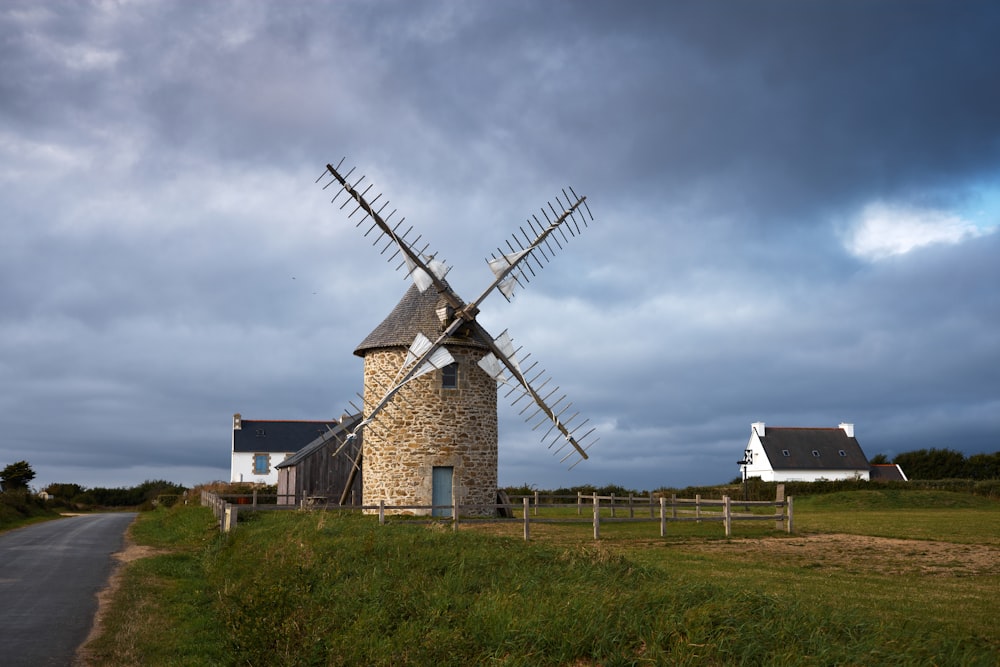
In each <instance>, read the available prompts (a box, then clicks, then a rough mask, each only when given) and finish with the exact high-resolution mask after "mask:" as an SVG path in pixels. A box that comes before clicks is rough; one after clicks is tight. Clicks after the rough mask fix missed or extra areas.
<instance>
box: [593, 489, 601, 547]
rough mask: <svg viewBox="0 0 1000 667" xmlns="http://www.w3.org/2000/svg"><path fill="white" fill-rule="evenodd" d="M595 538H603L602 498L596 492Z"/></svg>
mask: <svg viewBox="0 0 1000 667" xmlns="http://www.w3.org/2000/svg"><path fill="white" fill-rule="evenodd" d="M594 539H595V540H599V539H601V500H600V497H599V496H598V495H597V492H596V491H595V492H594Z"/></svg>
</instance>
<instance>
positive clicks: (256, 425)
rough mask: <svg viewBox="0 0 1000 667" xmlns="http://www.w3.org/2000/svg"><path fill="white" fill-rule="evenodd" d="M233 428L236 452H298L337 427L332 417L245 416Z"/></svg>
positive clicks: (234, 449)
mask: <svg viewBox="0 0 1000 667" xmlns="http://www.w3.org/2000/svg"><path fill="white" fill-rule="evenodd" d="M240 421H241V427H240V428H239V429H234V430H233V451H234V452H297V451H299V450H300V449H302V448H303V447H305V446H306V445H308V444H309V443H310V442H312V441H313V440H315V439H316V437H317V436H318V435H320V434H321V433H325V432H326V431H327V430H329V429H331V428H336V427H337V424H338V422H337V420H336V419H331V420H329V421H287V420H284V421H271V420H261V419H242V420H240Z"/></svg>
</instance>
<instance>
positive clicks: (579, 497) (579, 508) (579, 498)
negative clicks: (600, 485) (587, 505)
mask: <svg viewBox="0 0 1000 667" xmlns="http://www.w3.org/2000/svg"><path fill="white" fill-rule="evenodd" d="M576 515H577V516H581V515H583V491H577V492H576Z"/></svg>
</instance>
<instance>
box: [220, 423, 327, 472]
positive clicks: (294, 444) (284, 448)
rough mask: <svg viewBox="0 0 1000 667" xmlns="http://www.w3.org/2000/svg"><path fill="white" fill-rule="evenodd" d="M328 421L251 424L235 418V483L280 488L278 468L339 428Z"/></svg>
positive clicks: (232, 464)
mask: <svg viewBox="0 0 1000 667" xmlns="http://www.w3.org/2000/svg"><path fill="white" fill-rule="evenodd" d="M338 424H339V422H338V421H337V420H336V419H331V420H328V421H290V420H279V421H274V420H267V421H263V420H257V419H254V420H250V419H243V417H242V416H241V415H240V413H238V412H237V413H236V414H234V415H233V445H232V463H231V467H230V476H229V480H230V481H231V482H254V483H258V484H277V483H278V471H277V470H276V469H275V466H276V465H278V464H279V463H281V462H282V461H284V460H285V459H286V458H287V457H289V456H291V455H292V454H294V453H295V452H297V451H299V450H300V449H302V448H303V447H305V446H306V445H308V444H309V443H310V442H312V441H313V440H315V439H316V438H317V437H318V436H320V435H322V434H324V433H326V432H327V431H329V430H330V429H333V428H336V427H337V426H338Z"/></svg>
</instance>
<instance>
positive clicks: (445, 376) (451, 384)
mask: <svg viewBox="0 0 1000 667" xmlns="http://www.w3.org/2000/svg"><path fill="white" fill-rule="evenodd" d="M441 388H442V389H458V363H454V364H448V365H447V366H445V367H444V368H442V369H441Z"/></svg>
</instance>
